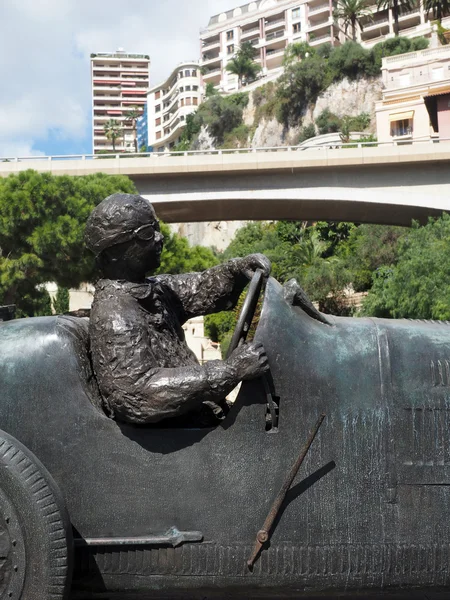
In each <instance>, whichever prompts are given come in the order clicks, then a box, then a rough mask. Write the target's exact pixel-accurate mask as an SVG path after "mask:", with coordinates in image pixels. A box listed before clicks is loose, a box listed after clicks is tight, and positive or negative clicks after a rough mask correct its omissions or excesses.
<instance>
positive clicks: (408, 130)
mask: <svg viewBox="0 0 450 600" xmlns="http://www.w3.org/2000/svg"><path fill="white" fill-rule="evenodd" d="M412 126H413V121H412V119H401V120H400V121H393V122H392V123H391V135H392V136H393V137H400V136H403V135H411V134H412V130H413V127H412Z"/></svg>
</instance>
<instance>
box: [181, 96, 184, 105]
mask: <svg viewBox="0 0 450 600" xmlns="http://www.w3.org/2000/svg"><path fill="white" fill-rule="evenodd" d="M180 106H184V98H182V99H181V100H180Z"/></svg>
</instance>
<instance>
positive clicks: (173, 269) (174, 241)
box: [156, 223, 219, 275]
mask: <svg viewBox="0 0 450 600" xmlns="http://www.w3.org/2000/svg"><path fill="white" fill-rule="evenodd" d="M160 226H161V232H162V233H163V235H164V248H163V251H162V254H161V265H160V267H159V269H158V270H157V272H156V274H161V273H171V274H175V275H177V274H179V273H190V272H194V271H204V270H205V269H209V268H210V267H213V266H214V265H217V264H218V263H219V260H218V258H217V257H216V256H215V255H214V253H213V251H212V250H210V249H209V248H205V247H203V246H189V242H188V241H187V239H186V238H184V237H181V236H180V235H178V234H177V233H172V232H171V230H170V228H169V226H168V225H166V224H165V223H161V224H160Z"/></svg>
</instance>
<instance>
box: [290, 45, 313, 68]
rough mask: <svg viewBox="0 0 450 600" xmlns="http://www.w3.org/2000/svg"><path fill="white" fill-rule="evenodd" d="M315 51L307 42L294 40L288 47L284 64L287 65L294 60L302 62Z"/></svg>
mask: <svg viewBox="0 0 450 600" xmlns="http://www.w3.org/2000/svg"><path fill="white" fill-rule="evenodd" d="M314 53H315V50H314V48H312V47H311V46H310V45H309V44H308V43H307V42H294V43H293V44H289V46H288V47H287V48H286V51H285V53H284V58H283V64H284V65H285V66H287V65H290V64H291V63H293V62H300V61H301V60H304V59H305V58H307V57H308V56H312V55H313V54H314Z"/></svg>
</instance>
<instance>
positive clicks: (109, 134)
mask: <svg viewBox="0 0 450 600" xmlns="http://www.w3.org/2000/svg"><path fill="white" fill-rule="evenodd" d="M103 131H104V132H105V136H106V139H108V140H110V141H111V142H112V147H113V151H114V152H115V151H116V140H118V139H119V138H121V137H122V125H121V124H120V123H119V121H117V120H116V119H109V121H106V123H105V124H104V125H103Z"/></svg>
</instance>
